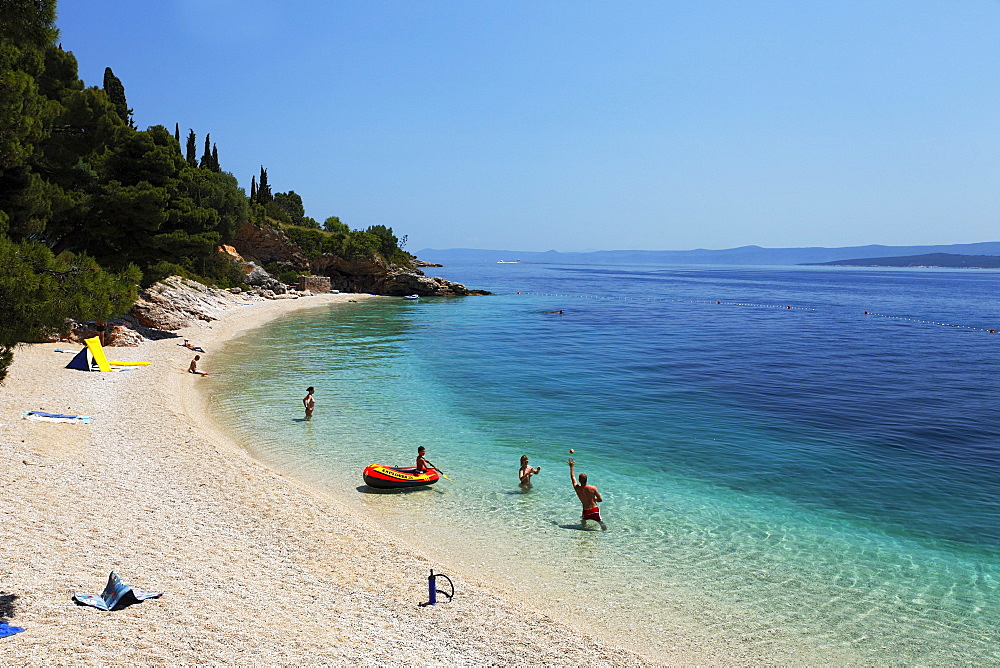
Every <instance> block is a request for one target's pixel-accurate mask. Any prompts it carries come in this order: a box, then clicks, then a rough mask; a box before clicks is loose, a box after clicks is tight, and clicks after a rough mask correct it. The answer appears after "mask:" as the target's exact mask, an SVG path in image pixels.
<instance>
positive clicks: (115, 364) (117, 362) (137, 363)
mask: <svg viewBox="0 0 1000 668" xmlns="http://www.w3.org/2000/svg"><path fill="white" fill-rule="evenodd" d="M109 363H110V364H111V366H146V365H147V364H149V362H119V361H118V360H111V362H109Z"/></svg>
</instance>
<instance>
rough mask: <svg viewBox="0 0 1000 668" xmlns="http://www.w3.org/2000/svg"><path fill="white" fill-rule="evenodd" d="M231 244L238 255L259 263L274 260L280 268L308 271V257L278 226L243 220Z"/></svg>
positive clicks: (301, 271) (300, 271) (299, 271)
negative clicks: (256, 223)
mask: <svg viewBox="0 0 1000 668" xmlns="http://www.w3.org/2000/svg"><path fill="white" fill-rule="evenodd" d="M233 246H234V247H235V248H236V250H237V251H238V252H239V254H240V255H242V256H243V257H245V258H248V259H253V260H255V261H256V262H258V263H260V264H268V263H271V262H274V263H275V264H277V265H278V266H279V267H281V268H282V269H289V270H292V271H295V272H298V273H306V274H308V273H310V267H309V258H307V257H306V255H305V253H303V252H302V249H300V248H299V247H298V246H296V245H295V243H294V242H293V241H292V240H291V239H289V238H288V235H287V234H285V233H284V232H283V231H282V230H281V228H280V227H274V226H271V225H255V224H254V223H252V222H249V221H248V222H245V223H243V224H242V225H241V226H240V229H239V232H238V233H237V235H236V241H234V242H233Z"/></svg>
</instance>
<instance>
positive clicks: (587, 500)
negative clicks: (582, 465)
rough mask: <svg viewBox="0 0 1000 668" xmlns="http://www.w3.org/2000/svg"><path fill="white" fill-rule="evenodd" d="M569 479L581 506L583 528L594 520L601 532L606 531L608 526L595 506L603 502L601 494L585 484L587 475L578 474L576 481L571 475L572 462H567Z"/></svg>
mask: <svg viewBox="0 0 1000 668" xmlns="http://www.w3.org/2000/svg"><path fill="white" fill-rule="evenodd" d="M568 463H569V479H570V481H572V483H573V489H574V490H575V491H576V495H577V497H578V498H579V499H580V503H582V504H583V517H582V518H581V520H580V523H581V524H582V525H583V527H584V528H586V527H587V520H594V521H595V522H597V523H598V524H600V525H601V531H607V530H608V525H606V524H605V523H604V520H602V519H601V509H600V508H598V507H597V504H598V503H600V502H602V501H604V499H602V498H601V493H600V492H598V491H597V488H596V487H594V486H593V485H588V484H587V474H586V473H581V474H580V482H579V483H578V482H577V481H576V476H575V475H574V474H573V463H574V462H573V460H572V459H571V460H569V462H568Z"/></svg>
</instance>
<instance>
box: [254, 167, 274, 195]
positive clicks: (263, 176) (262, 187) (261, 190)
mask: <svg viewBox="0 0 1000 668" xmlns="http://www.w3.org/2000/svg"><path fill="white" fill-rule="evenodd" d="M272 199H274V197H272V196H271V186H269V185H268V183H267V170H266V169H264V166H263V165H261V168H260V182H259V183H258V184H257V201H258V202H259V203H261V204H267V203H268V202H270V201H271V200H272Z"/></svg>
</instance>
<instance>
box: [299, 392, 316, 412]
mask: <svg viewBox="0 0 1000 668" xmlns="http://www.w3.org/2000/svg"><path fill="white" fill-rule="evenodd" d="M315 391H316V388H315V387H307V388H306V396H304V397H302V405H303V406H305V407H306V419H307V420H308V419H309V418H311V417H312V416H313V409H315V408H316V397H314V396H313V392H315Z"/></svg>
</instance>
